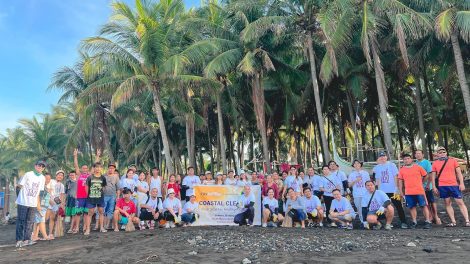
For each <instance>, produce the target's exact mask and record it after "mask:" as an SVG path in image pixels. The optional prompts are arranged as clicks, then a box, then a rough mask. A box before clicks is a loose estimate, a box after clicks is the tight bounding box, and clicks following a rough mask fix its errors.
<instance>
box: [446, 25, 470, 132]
mask: <svg viewBox="0 0 470 264" xmlns="http://www.w3.org/2000/svg"><path fill="white" fill-rule="evenodd" d="M450 41H451V43H452V49H453V51H454V58H455V67H456V68H457V76H458V77H459V83H460V89H461V90H462V95H463V101H464V105H465V111H466V112H467V122H468V123H469V124H470V91H469V90H468V84H467V80H466V78H465V68H464V66H463V59H462V51H461V50H460V45H459V38H458V36H457V32H455V31H454V32H453V33H452V34H451V35H450ZM467 59H468V58H467Z"/></svg>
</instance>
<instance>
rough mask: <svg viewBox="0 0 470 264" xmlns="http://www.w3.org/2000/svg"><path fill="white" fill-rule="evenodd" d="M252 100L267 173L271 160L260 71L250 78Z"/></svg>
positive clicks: (269, 170) (269, 169) (269, 171)
mask: <svg viewBox="0 0 470 264" xmlns="http://www.w3.org/2000/svg"><path fill="white" fill-rule="evenodd" d="M252 84H253V85H252V86H253V87H252V93H253V94H252V100H253V104H254V109H255V114H256V121H257V122H256V124H257V126H258V130H259V133H260V134H261V144H262V145H263V157H264V165H265V166H266V170H267V172H268V173H271V162H270V160H269V148H268V138H267V135H266V119H265V112H264V104H265V101H264V90H263V87H262V86H261V77H260V73H256V74H255V75H254V76H253V78H252ZM263 171H264V170H263Z"/></svg>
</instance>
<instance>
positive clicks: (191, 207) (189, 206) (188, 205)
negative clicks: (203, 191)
mask: <svg viewBox="0 0 470 264" xmlns="http://www.w3.org/2000/svg"><path fill="white" fill-rule="evenodd" d="M198 207H199V203H198V202H194V203H191V202H187V203H185V204H184V206H183V214H186V213H194V211H195V210H196V209H197V208H198ZM188 209H189V211H191V212H188Z"/></svg>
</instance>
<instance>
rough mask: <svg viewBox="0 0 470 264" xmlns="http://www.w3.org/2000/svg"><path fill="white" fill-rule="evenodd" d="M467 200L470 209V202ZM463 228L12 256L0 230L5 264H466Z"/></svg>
mask: <svg viewBox="0 0 470 264" xmlns="http://www.w3.org/2000/svg"><path fill="white" fill-rule="evenodd" d="M465 200H466V203H467V205H470V201H469V200H470V196H466V197H465ZM440 209H442V208H440ZM455 209H456V216H459V217H460V213H459V211H458V209H457V208H455ZM439 211H440V213H441V215H442V219H443V220H444V221H447V220H448V219H447V218H446V217H445V216H444V210H439ZM419 215H420V214H419ZM396 225H397V224H396ZM462 225H463V223H462V221H460V222H459V227H454V228H448V227H438V226H434V227H433V229H431V230H423V229H422V228H421V227H418V229H414V230H409V229H408V230H402V229H394V230H392V231H385V230H380V231H374V230H352V231H347V230H339V229H332V228H322V229H318V228H310V229H305V230H301V229H299V228H260V227H188V228H175V229H157V230H143V231H135V232H131V233H127V232H124V231H122V232H119V233H114V232H108V233H98V232H92V233H91V235H90V236H88V237H85V236H83V235H80V234H77V235H66V236H65V237H63V238H60V239H56V240H54V241H52V242H45V241H43V242H39V243H38V244H36V245H34V246H31V247H27V248H25V250H24V251H17V250H16V249H15V248H14V242H15V241H14V238H15V226H14V225H8V226H0V263H243V260H244V259H246V260H245V261H246V263H249V262H248V261H247V260H249V261H251V263H312V262H316V263H467V262H468V252H469V250H470V228H465V227H462ZM410 242H412V243H414V245H415V246H408V244H409V243H410Z"/></svg>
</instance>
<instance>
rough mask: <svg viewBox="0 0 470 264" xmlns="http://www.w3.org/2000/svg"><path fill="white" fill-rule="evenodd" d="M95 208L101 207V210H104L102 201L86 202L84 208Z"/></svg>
mask: <svg viewBox="0 0 470 264" xmlns="http://www.w3.org/2000/svg"><path fill="white" fill-rule="evenodd" d="M97 206H98V207H101V208H104V199H101V200H100V201H99V202H89V201H87V202H86V207H87V208H88V209H92V208H95V207H97Z"/></svg>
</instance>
